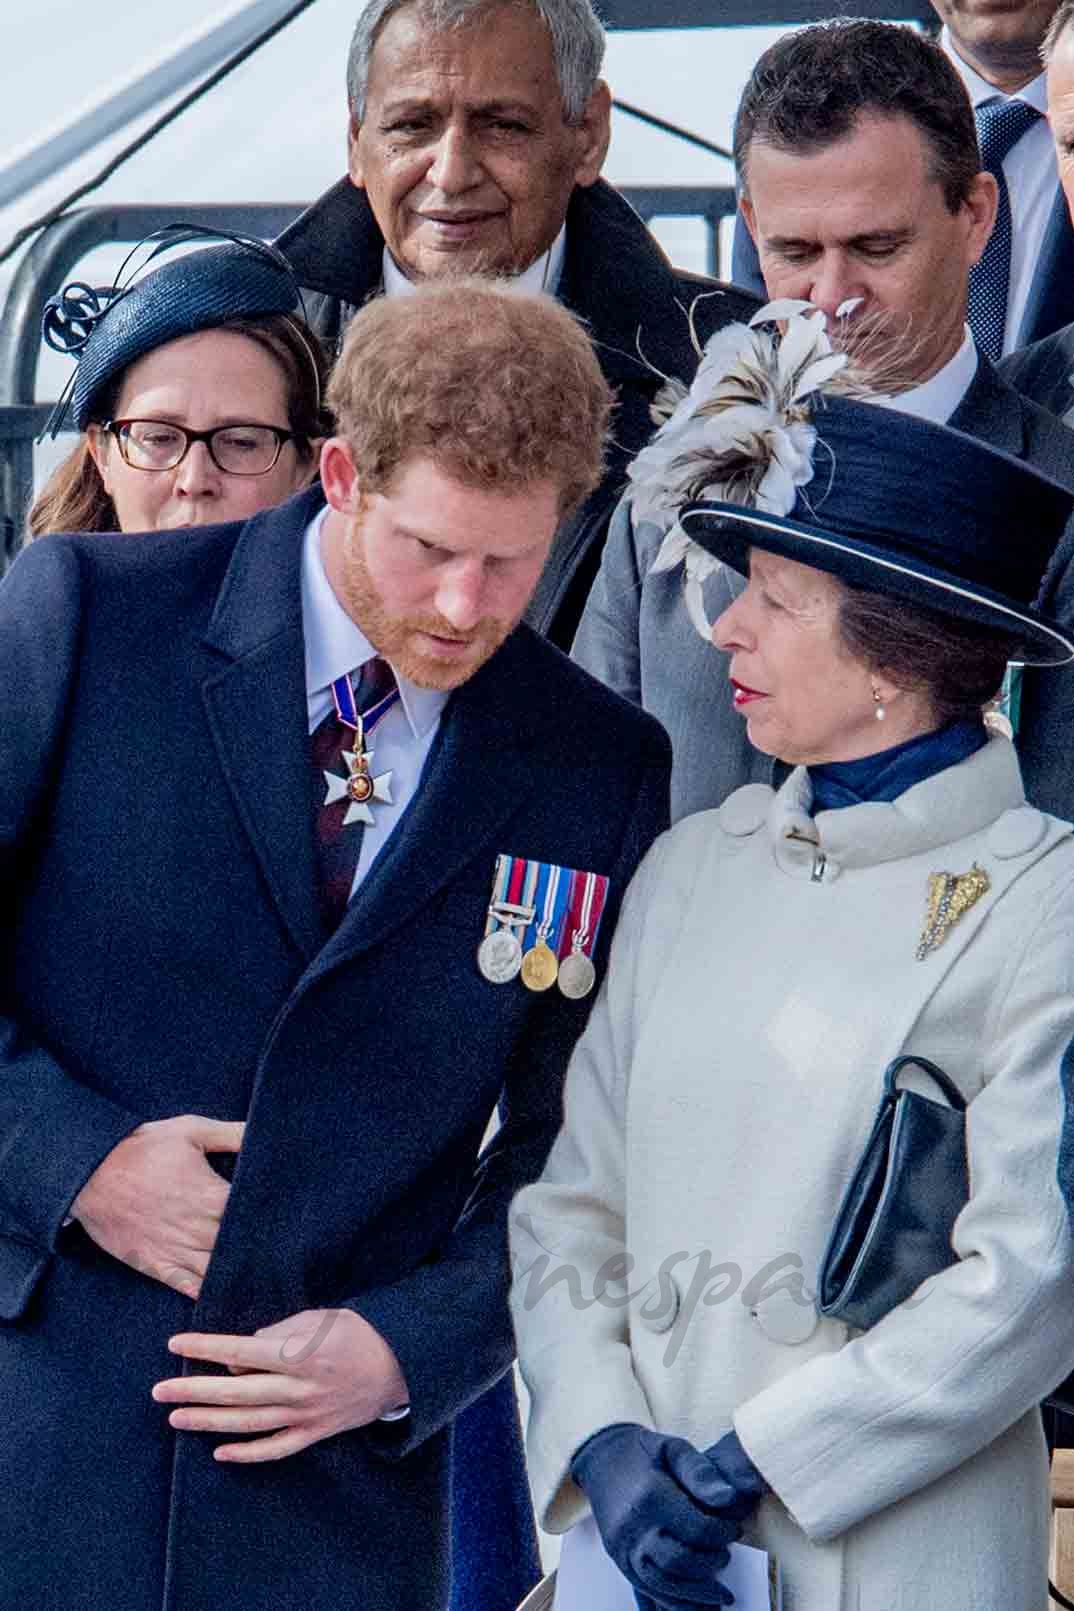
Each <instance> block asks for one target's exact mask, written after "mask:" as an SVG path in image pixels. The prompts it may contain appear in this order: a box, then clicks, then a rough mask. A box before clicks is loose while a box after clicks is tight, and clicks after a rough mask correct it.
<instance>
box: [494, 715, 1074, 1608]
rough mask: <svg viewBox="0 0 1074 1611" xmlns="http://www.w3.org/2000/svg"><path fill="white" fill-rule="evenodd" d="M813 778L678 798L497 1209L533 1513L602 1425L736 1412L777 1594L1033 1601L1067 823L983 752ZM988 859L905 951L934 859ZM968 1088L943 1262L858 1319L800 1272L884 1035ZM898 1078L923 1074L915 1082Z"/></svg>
mask: <svg viewBox="0 0 1074 1611" xmlns="http://www.w3.org/2000/svg"><path fill="white" fill-rule="evenodd" d="M809 801H810V793H809V781H808V775H807V774H806V773H805V772H804V771H801V770H799V771H797V772H795V773H792V775H791V776H790V778H788V780H787V782H786V783H785V785H784V786H783V788H782V790H781V791H780V792H779V793H778V794H773V791H772V790H771V789H769V788H767V787H766V786H764V785H760V784H752V785H750V786H748V787H747V788H745V789H741V790H739V791H738V792H737V793H735V794H733V795H732V796H731V797H730V798H729V799H728V800H727V801H726V802H725V803H724V805H723V806H722V807H721V808H720V810H719V811H713V812H705V813H701V814H699V815H697V816H694V817H691V818H688V819H687V820H685V821H683V822H681V823H680V824H679V825H678V826H677V827H676V828H675V829H673V830H672V832H671V833H670V834H668V835H666V836H665V837H664V838H663V839H662V840H660V841H658V843H657V845H656V846H655V847H654V849H653V850H652V851H651V852H650V855H649V856H648V858H647V859H646V861H645V862H644V863H643V865H642V868H641V869H640V871H639V873H638V875H637V877H636V879H635V881H634V884H633V885H632V887H631V890H630V891H629V894H628V897H627V901H626V904H625V906H624V910H623V915H622V917H621V919H620V923H619V927H618V931H617V934H616V939H615V944H614V947H613V952H612V959H611V964H610V968H609V973H608V977H607V980H606V982H605V986H604V988H603V989H602V992H601V995H600V997H599V999H598V1001H597V1004H596V1006H595V1008H594V1011H593V1014H592V1017H591V1019H590V1023H589V1026H588V1028H587V1030H586V1032H585V1034H584V1036H583V1037H582V1039H581V1041H580V1042H579V1043H578V1046H577V1048H576V1050H575V1054H574V1057H573V1059H572V1062H571V1066H570V1071H569V1075H568V1080H567V1093H566V1112H565V1123H564V1127H563V1130H562V1132H561V1134H560V1136H559V1139H558V1140H557V1142H556V1145H555V1147H554V1149H553V1152H552V1154H551V1157H550V1159H549V1162H548V1166H547V1168H546V1170H545V1173H544V1175H543V1177H542V1178H541V1180H540V1181H538V1182H537V1183H536V1184H534V1185H533V1186H531V1187H528V1188H527V1189H525V1190H524V1191H523V1192H522V1193H521V1194H520V1196H519V1197H518V1198H517V1199H516V1201H515V1205H514V1209H513V1213H512V1222H513V1223H512V1235H513V1253H514V1259H515V1268H516V1278H515V1289H514V1297H513V1303H514V1313H515V1322H516V1329H517V1332H518V1339H519V1353H520V1359H521V1364H522V1370H523V1374H524V1377H525V1379H526V1383H527V1386H528V1388H529V1391H530V1394H531V1396H532V1408H531V1417H530V1428H529V1452H530V1459H531V1463H532V1477H533V1482H534V1487H535V1492H536V1497H537V1501H538V1506H539V1511H540V1514H541V1517H542V1521H543V1523H544V1525H545V1526H546V1527H548V1528H549V1529H550V1530H551V1531H553V1532H558V1531H564V1530H565V1529H567V1528H569V1527H570V1526H571V1525H572V1523H574V1522H575V1521H577V1520H578V1519H579V1518H580V1517H581V1516H582V1515H584V1514H585V1511H586V1502H585V1498H584V1496H583V1495H582V1493H581V1491H580V1490H579V1489H578V1488H577V1487H576V1486H575V1485H574V1484H573V1483H572V1481H571V1479H570V1474H569V1466H570V1459H571V1456H572V1454H573V1452H574V1450H575V1449H577V1448H578V1446H579V1444H581V1443H582V1442H583V1441H584V1439H586V1438H587V1437H588V1436H589V1435H590V1434H591V1433H593V1432H595V1431H597V1430H598V1429H599V1428H601V1427H603V1426H606V1425H608V1424H609V1423H611V1422H615V1421H637V1422H641V1423H643V1424H644V1425H648V1426H654V1427H657V1428H659V1429H661V1430H663V1431H667V1432H671V1433H678V1434H681V1435H683V1436H685V1437H687V1438H690V1439H691V1440H693V1441H694V1442H695V1443H696V1444H698V1445H699V1446H702V1447H703V1446H705V1445H707V1444H709V1443H711V1442H714V1441H715V1440H716V1439H717V1438H718V1437H719V1436H720V1435H721V1434H722V1433H723V1432H724V1431H726V1430H727V1428H728V1427H729V1426H731V1425H732V1424H733V1425H734V1427H735V1428H736V1430H737V1431H738V1434H739V1436H740V1438H741V1439H742V1442H743V1444H744V1446H745V1448H746V1450H747V1452H748V1453H749V1454H750V1456H751V1457H752V1458H753V1460H754V1461H755V1462H756V1463H757V1465H758V1466H759V1467H760V1470H761V1471H762V1473H763V1474H764V1476H765V1477H766V1478H767V1479H768V1481H769V1483H770V1484H771V1487H772V1490H773V1493H772V1494H771V1495H770V1496H769V1497H767V1498H766V1499H765V1500H764V1501H763V1503H762V1505H761V1507H760V1510H759V1512H758V1513H757V1516H756V1518H755V1519H754V1521H753V1522H752V1523H751V1524H750V1525H749V1527H748V1529H747V1535H746V1536H747V1539H748V1540H752V1541H753V1542H756V1543H760V1544H762V1545H764V1546H765V1547H766V1548H769V1549H771V1550H772V1551H773V1552H774V1553H775V1554H776V1555H777V1556H778V1557H779V1560H780V1563H781V1566H782V1569H783V1574H784V1579H785V1585H786V1587H785V1606H786V1611H924V1608H926V1607H928V1608H932V1607H936V1608H940V1607H942V1608H943V1611H1044V1607H1045V1605H1046V1590H1045V1564H1046V1544H1047V1528H1048V1498H1047V1471H1046V1459H1045V1450H1044V1445H1043V1440H1042V1436H1041V1429H1040V1418H1039V1415H1038V1413H1037V1411H1036V1405H1037V1402H1038V1400H1039V1399H1040V1398H1041V1397H1042V1396H1043V1395H1044V1394H1045V1393H1046V1392H1047V1391H1048V1390H1050V1388H1051V1387H1053V1386H1054V1385H1055V1384H1056V1383H1057V1382H1058V1381H1059V1380H1060V1379H1061V1378H1062V1377H1063V1376H1064V1375H1065V1374H1066V1373H1067V1372H1068V1371H1069V1370H1070V1369H1071V1367H1072V1365H1074V1247H1072V1238H1071V1231H1070V1226H1069V1221H1068V1216H1067V1211H1066V1207H1065V1205H1064V1202H1063V1200H1062V1197H1061V1195H1060V1192H1059V1189H1058V1186H1057V1183H1056V1158H1057V1150H1058V1139H1059V1131H1060V1120H1061V1093H1060V1086H1059V1079H1058V1068H1059V1062H1060V1057H1061V1055H1062V1052H1063V1050H1064V1048H1065V1046H1066V1044H1067V1042H1068V1041H1069V1040H1070V1039H1071V1036H1072V1034H1074V838H1072V836H1071V830H1070V827H1069V825H1068V824H1065V823H1060V822H1058V821H1057V820H1055V819H1054V818H1051V817H1046V816H1044V815H1042V814H1041V813H1040V812H1038V811H1036V810H1034V809H1033V808H1032V807H1031V806H1029V805H1027V804H1026V801H1025V797H1024V794H1023V791H1022V786H1021V779H1020V775H1019V771H1018V764H1017V761H1016V759H1015V756H1014V751H1013V749H1012V748H1011V746H1010V745H1009V744H1008V743H1007V742H1006V740H1003V739H998V738H995V739H993V740H992V741H991V742H990V743H989V744H988V745H986V746H985V748H984V749H982V750H980V751H979V752H978V753H977V754H975V755H973V756H971V757H970V758H969V759H968V760H966V761H963V762H962V763H960V764H959V765H957V766H954V767H951V768H948V769H947V770H946V771H944V772H941V773H939V774H937V775H936V776H934V777H932V778H929V779H926V780H925V781H924V782H922V783H919V784H917V785H916V786H915V787H913V788H912V789H909V790H908V791H907V792H906V793H905V794H903V795H902V796H901V797H900V798H899V799H898V800H897V801H895V802H894V803H893V804H881V803H875V802H872V803H868V804H864V805H859V806H852V807H848V808H846V809H844V810H840V811H827V812H819V813H818V814H817V816H816V818H815V820H814V819H811V818H810V817H809V815H808V805H809ZM974 863H976V864H977V865H978V866H980V867H982V868H983V869H984V870H985V871H986V873H987V874H988V877H989V880H990V883H991V888H990V891H989V892H988V894H987V895H985V896H984V897H983V898H982V899H981V900H980V901H979V902H978V903H977V905H976V906H974V907H973V908H972V909H971V910H970V911H969V912H968V913H966V915H964V916H963V917H962V918H961V919H960V920H959V922H958V923H957V924H956V925H955V926H954V927H952V928H951V929H950V931H949V932H948V934H947V937H946V938H945V939H944V941H943V943H942V944H941V945H940V946H939V947H938V948H936V949H935V950H933V951H932V952H931V953H930V954H929V955H928V956H926V957H925V958H924V959H923V960H920V961H919V960H917V959H916V957H915V951H916V948H917V945H918V941H919V939H920V937H921V933H922V929H923V926H924V921H925V912H926V897H927V891H928V878H929V874H930V873H935V872H953V873H965V872H968V871H969V870H970V868H971V867H972V866H973V864H974ZM900 1052H914V1053H918V1054H920V1055H922V1056H925V1057H928V1058H930V1059H932V1060H933V1061H934V1062H936V1063H938V1064H939V1065H940V1067H941V1068H943V1069H945V1070H946V1071H947V1072H948V1073H949V1074H950V1075H951V1076H952V1078H953V1079H954V1080H955V1082H956V1083H957V1085H958V1086H959V1087H960V1089H961V1090H962V1092H963V1093H964V1095H965V1096H966V1097H967V1099H968V1101H969V1108H968V1112H967V1145H968V1154H969V1172H970V1197H969V1201H968V1203H967V1204H966V1207H965V1209H964V1210H963V1211H962V1213H961V1215H960V1216H959V1219H958V1221H957V1224H956V1227H955V1233H954V1246H955V1249H956V1251H957V1254H958V1261H957V1262H956V1263H955V1264H953V1265H952V1266H951V1268H949V1269H948V1270H946V1271H944V1272H943V1273H942V1274H940V1275H937V1276H935V1277H934V1278H933V1279H932V1280H931V1281H930V1282H927V1283H926V1284H925V1285H924V1286H923V1287H922V1288H921V1289H919V1292H918V1293H917V1294H916V1295H915V1297H914V1298H913V1299H911V1300H910V1301H908V1302H907V1303H904V1304H902V1305H900V1306H899V1308H897V1309H895V1310H893V1311H892V1312H891V1313H890V1314H888V1315H887V1316H885V1317H884V1319H883V1320H882V1321H880V1322H879V1323H878V1324H877V1325H876V1326H875V1327H874V1328H873V1329H872V1330H871V1331H869V1332H866V1333H855V1332H851V1331H849V1330H848V1329H847V1328H846V1327H845V1326H842V1325H839V1324H836V1323H834V1322H831V1321H826V1320H820V1319H819V1318H818V1316H817V1313H816V1310H815V1308H814V1306H813V1303H812V1301H811V1299H812V1294H813V1286H814V1278H815V1274H816V1271H817V1267H818V1263H819V1260H820V1256H821V1254H822V1252H823V1248H824V1244H825V1241H826V1238H827V1234H828V1231H829V1229H830V1227H831V1223H832V1218H833V1214H834V1211H835V1208H836V1205H837V1203H838V1201H839V1198H840V1195H841V1193H842V1191H843V1188H844V1187H845V1185H846V1183H847V1180H848V1178H849V1176H850V1173H851V1171H852V1169H853V1167H854V1164H855V1162H856V1160H857V1158H858V1156H859V1154H860V1151H861V1148H862V1146H863V1144H864V1142H865V1139H866V1137H867V1135H868V1132H869V1129H870V1126H871V1123H872V1121H873V1118H874V1115H875V1111H876V1107H877V1104H878V1101H879V1097H880V1091H881V1076H882V1073H883V1070H884V1068H885V1066H886V1065H887V1063H888V1062H889V1061H890V1059H891V1058H893V1057H895V1056H897V1055H898V1054H899V1053H900ZM921 1088H922V1089H925V1090H927V1089H928V1087H927V1085H923V1086H922V1087H921Z"/></svg>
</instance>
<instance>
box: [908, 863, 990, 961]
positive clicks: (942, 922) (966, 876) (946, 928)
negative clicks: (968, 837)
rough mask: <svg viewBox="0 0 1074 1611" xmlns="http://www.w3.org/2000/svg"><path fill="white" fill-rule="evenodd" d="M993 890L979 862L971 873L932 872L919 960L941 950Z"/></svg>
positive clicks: (918, 953) (971, 869)
mask: <svg viewBox="0 0 1074 1611" xmlns="http://www.w3.org/2000/svg"><path fill="white" fill-rule="evenodd" d="M991 888H992V881H991V879H990V878H989V876H988V874H987V873H986V872H985V870H984V868H983V867H978V865H977V863H976V862H974V864H973V866H972V867H971V868H970V870H969V872H968V873H930V874H929V895H928V904H927V906H926V908H925V927H924V928H923V929H922V931H921V939H920V940H919V941H918V946H917V960H918V961H919V962H923V961H924V960H925V958H926V957H927V956H928V955H929V953H930V952H932V951H935V950H937V948H938V947H939V946H941V945H942V944H943V942H944V941H945V940H946V938H947V936H948V933H949V932H950V930H951V929H953V928H954V926H955V924H956V923H957V922H958V920H959V918H961V917H965V915H966V913H967V912H968V911H969V910H970V908H971V907H973V906H976V905H977V902H978V901H979V900H980V899H981V896H982V895H987V894H988V891H989V890H990V889H991Z"/></svg>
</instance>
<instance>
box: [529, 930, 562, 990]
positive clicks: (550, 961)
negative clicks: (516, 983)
mask: <svg viewBox="0 0 1074 1611" xmlns="http://www.w3.org/2000/svg"><path fill="white" fill-rule="evenodd" d="M558 973H559V963H558V962H557V961H556V958H555V953H554V952H553V951H551V950H549V948H548V946H547V945H546V944H545V942H544V941H543V940H538V941H537V944H536V945H535V946H533V947H532V948H531V949H530V950H529V951H527V952H526V955H525V956H524V957H523V958H522V983H523V984H524V985H525V986H526V989H527V990H536V991H541V990H551V988H552V986H553V985H554V984H555V982H556V975H557V974H558Z"/></svg>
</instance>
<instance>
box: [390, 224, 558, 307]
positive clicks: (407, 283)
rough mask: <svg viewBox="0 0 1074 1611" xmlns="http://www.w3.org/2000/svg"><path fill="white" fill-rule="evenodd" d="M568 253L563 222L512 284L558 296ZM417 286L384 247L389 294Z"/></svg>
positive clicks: (407, 291)
mask: <svg viewBox="0 0 1074 1611" xmlns="http://www.w3.org/2000/svg"><path fill="white" fill-rule="evenodd" d="M566 255H567V226H566V224H564V226H563V228H562V229H561V230H560V232H559V234H558V235H557V236H556V238H555V240H554V241H553V242H552V244H551V246H550V247H549V248H548V250H547V252H542V253H541V255H540V257H539V258H538V259H537V261H536V262H535V263H531V264H530V266H529V268H527V269H523V270H522V273H521V274H515V275H513V276H512V283H513V284H514V285H517V286H518V288H519V290H520V291H547V292H548V294H549V296H555V294H556V292H557V291H558V290H559V282H560V279H561V278H562V275H563V259H564V258H565V257H566ZM415 289H416V282H415V281H414V280H408V279H407V277H406V275H405V274H404V273H403V271H402V269H401V268H400V267H399V264H398V263H397V262H396V261H395V258H394V257H393V256H392V254H391V253H390V252H389V250H388V248H387V247H385V248H384V290H385V293H386V295H388V296H407V295H408V294H409V293H410V292H411V291H413V290H415Z"/></svg>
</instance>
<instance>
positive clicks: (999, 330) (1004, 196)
mask: <svg viewBox="0 0 1074 1611" xmlns="http://www.w3.org/2000/svg"><path fill="white" fill-rule="evenodd" d="M1039 116H1040V113H1039V112H1038V111H1036V109H1035V108H1034V107H1032V106H1027V105H1026V103H1025V101H999V100H996V101H985V103H984V105H983V106H979V107H977V109H976V111H975V112H974V117H975V118H976V119H977V138H978V140H979V141H980V145H981V164H982V166H983V167H985V168H987V169H988V172H989V173H991V174H994V175H995V179H996V183H997V184H998V185H999V208H998V210H997V212H996V227H995V228H994V229H993V231H992V234H991V237H990V238H989V242H988V245H987V246H986V247H985V249H984V252H983V254H982V256H981V260H980V262H979V263H976V264H975V265H974V267H973V268H972V269H971V270H970V296H969V311H968V315H967V317H968V319H969V325H970V329H971V330H972V331H973V336H974V340H975V341H976V343H977V346H978V348H979V349H980V351H981V352H983V353H986V354H987V356H988V357H989V358H1000V357H1002V355H1003V335H1004V331H1005V330H1006V328H1007V296H1008V292H1009V291H1010V285H1011V242H1012V239H1013V235H1012V230H1011V198H1010V193H1009V191H1008V189H1007V180H1006V178H1005V177H1004V173H1003V163H1004V161H1005V159H1006V158H1007V157H1008V156H1009V155H1010V153H1011V151H1012V150H1013V149H1014V147H1015V146H1016V145H1017V144H1018V142H1019V140H1020V139H1021V138H1022V136H1023V134H1026V133H1028V131H1029V130H1030V129H1031V128H1032V127H1033V125H1034V124H1035V123H1036V121H1037V119H1038V118H1039Z"/></svg>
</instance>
